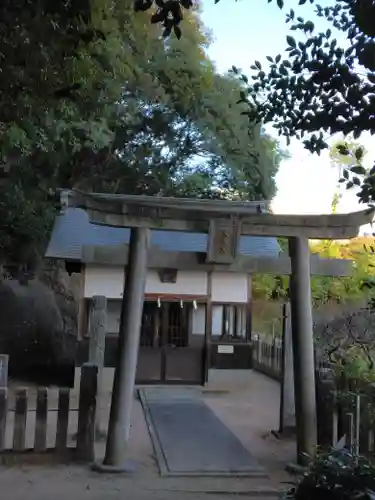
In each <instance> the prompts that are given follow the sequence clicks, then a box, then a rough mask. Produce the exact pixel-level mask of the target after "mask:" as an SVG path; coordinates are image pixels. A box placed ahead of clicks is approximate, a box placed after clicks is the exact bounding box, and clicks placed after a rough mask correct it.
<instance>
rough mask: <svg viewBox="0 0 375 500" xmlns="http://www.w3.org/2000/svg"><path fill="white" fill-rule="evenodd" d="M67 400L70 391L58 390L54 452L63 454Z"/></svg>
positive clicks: (67, 416)
mask: <svg viewBox="0 0 375 500" xmlns="http://www.w3.org/2000/svg"><path fill="white" fill-rule="evenodd" d="M69 398H70V389H66V388H63V387H62V388H60V389H59V403H58V405H59V406H58V411H57V429H56V450H57V451H58V452H59V453H65V451H66V441H67V437H68V425H69Z"/></svg>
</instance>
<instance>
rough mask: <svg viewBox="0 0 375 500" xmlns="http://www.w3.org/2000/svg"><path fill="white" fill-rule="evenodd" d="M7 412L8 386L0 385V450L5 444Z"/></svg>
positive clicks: (3, 448)
mask: <svg viewBox="0 0 375 500" xmlns="http://www.w3.org/2000/svg"><path fill="white" fill-rule="evenodd" d="M7 414H8V388H7V387H0V451H2V450H5V446H6V442H5V439H6V426H7Z"/></svg>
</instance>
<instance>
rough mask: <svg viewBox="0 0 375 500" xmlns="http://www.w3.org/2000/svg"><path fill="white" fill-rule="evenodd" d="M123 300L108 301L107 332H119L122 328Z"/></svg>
mask: <svg viewBox="0 0 375 500" xmlns="http://www.w3.org/2000/svg"><path fill="white" fill-rule="evenodd" d="M120 316H121V302H120V301H118V302H112V301H109V302H108V303H107V333H118V332H119V329H120Z"/></svg>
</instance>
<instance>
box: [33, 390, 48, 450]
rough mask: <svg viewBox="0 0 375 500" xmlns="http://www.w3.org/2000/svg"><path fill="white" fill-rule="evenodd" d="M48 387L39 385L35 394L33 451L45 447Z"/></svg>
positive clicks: (44, 448)
mask: <svg viewBox="0 0 375 500" xmlns="http://www.w3.org/2000/svg"><path fill="white" fill-rule="evenodd" d="M47 413H48V389H47V387H39V388H38V391H37V396H36V412H35V437H34V451H36V452H43V451H45V450H46V449H47Z"/></svg>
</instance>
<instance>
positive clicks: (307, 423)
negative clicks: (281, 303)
mask: <svg viewBox="0 0 375 500" xmlns="http://www.w3.org/2000/svg"><path fill="white" fill-rule="evenodd" d="M289 253H290V258H291V276H290V291H291V316H292V341H293V364H294V393H295V408H296V425H297V461H298V464H299V465H305V464H306V462H307V461H308V459H307V457H314V456H315V453H316V446H317V421H316V392H315V391H316V388H315V359H314V336H313V320H312V299H311V283H310V250H309V242H308V239H307V238H306V237H292V238H289Z"/></svg>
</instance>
